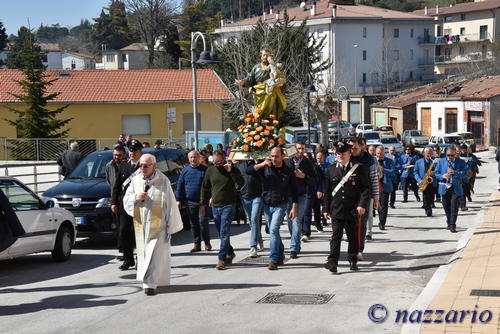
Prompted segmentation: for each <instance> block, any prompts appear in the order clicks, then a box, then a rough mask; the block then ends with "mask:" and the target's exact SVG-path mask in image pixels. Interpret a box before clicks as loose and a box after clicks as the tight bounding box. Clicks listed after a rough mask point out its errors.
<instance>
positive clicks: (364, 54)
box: [363, 50, 366, 60]
mask: <svg viewBox="0 0 500 334" xmlns="http://www.w3.org/2000/svg"><path fill="white" fill-rule="evenodd" d="M363 60H366V50H363Z"/></svg>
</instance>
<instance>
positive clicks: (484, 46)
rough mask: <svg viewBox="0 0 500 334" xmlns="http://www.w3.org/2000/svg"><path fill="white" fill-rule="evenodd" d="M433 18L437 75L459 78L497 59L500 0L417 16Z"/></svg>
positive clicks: (453, 7) (452, 7)
mask: <svg viewBox="0 0 500 334" xmlns="http://www.w3.org/2000/svg"><path fill="white" fill-rule="evenodd" d="M413 13H414V14H418V15H426V16H428V17H433V18H434V20H435V23H436V27H435V32H434V35H435V37H433V38H432V39H431V40H428V41H426V42H427V43H433V44H435V56H436V58H435V72H436V73H438V74H455V73H457V72H460V70H461V67H463V66H464V65H467V64H470V63H474V62H484V61H487V60H491V59H492V58H493V54H492V50H491V43H494V42H497V41H499V40H500V0H486V1H477V2H464V3H460V4H457V5H454V6H451V7H438V6H436V7H435V8H429V9H427V8H426V9H423V10H418V11H415V12H413Z"/></svg>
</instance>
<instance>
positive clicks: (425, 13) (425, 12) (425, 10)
mask: <svg viewBox="0 0 500 334" xmlns="http://www.w3.org/2000/svg"><path fill="white" fill-rule="evenodd" d="M424 15H425V16H427V6H425V7H424Z"/></svg>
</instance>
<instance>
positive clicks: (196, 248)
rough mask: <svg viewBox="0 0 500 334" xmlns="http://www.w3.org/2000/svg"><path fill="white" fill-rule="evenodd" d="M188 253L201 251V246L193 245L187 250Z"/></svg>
mask: <svg viewBox="0 0 500 334" xmlns="http://www.w3.org/2000/svg"><path fill="white" fill-rule="evenodd" d="M189 252H190V253H197V252H201V246H197V245H195V246H194V247H193V248H191V250H190V251H189Z"/></svg>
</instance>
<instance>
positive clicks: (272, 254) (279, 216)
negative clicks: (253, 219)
mask: <svg viewBox="0 0 500 334" xmlns="http://www.w3.org/2000/svg"><path fill="white" fill-rule="evenodd" d="M286 209H287V203H283V204H282V205H280V206H270V205H264V216H265V217H266V222H267V224H268V226H269V234H270V236H271V241H270V243H269V262H278V261H279V259H280V258H283V257H285V247H284V246H283V241H282V240H281V236H280V227H281V224H282V223H283V219H284V218H285V214H286Z"/></svg>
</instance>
